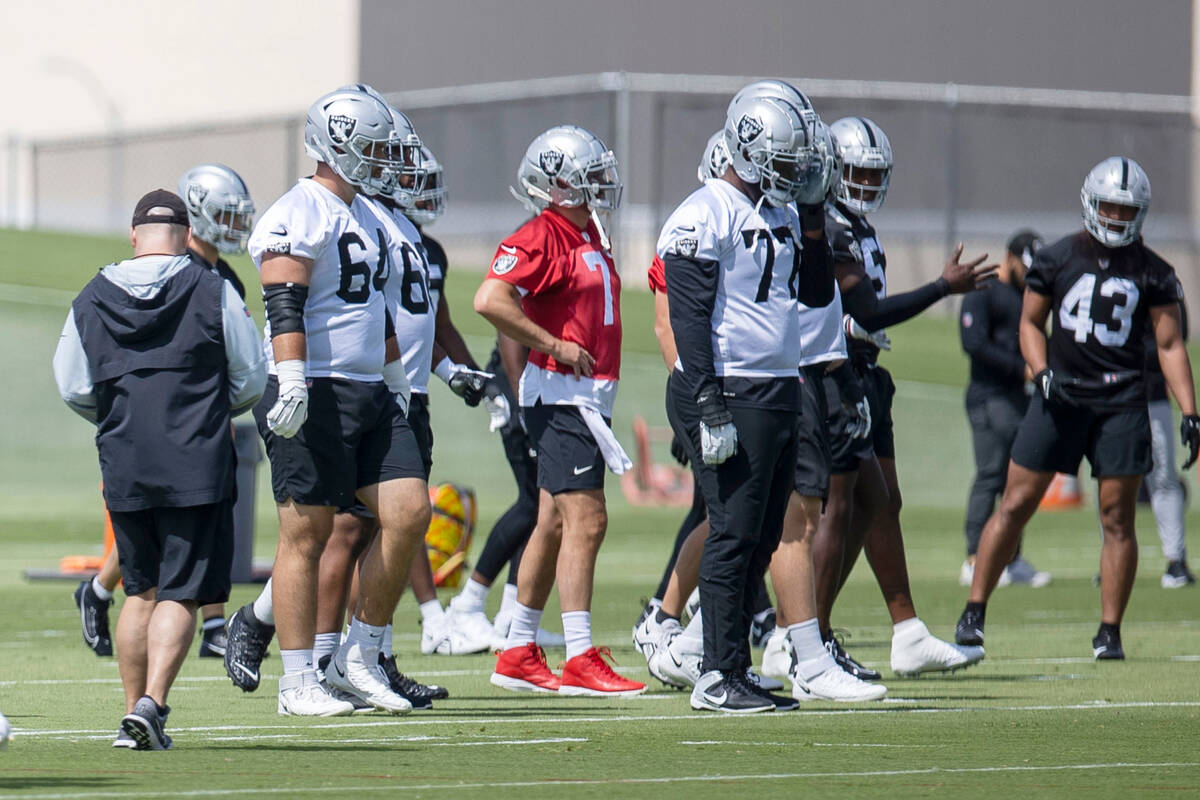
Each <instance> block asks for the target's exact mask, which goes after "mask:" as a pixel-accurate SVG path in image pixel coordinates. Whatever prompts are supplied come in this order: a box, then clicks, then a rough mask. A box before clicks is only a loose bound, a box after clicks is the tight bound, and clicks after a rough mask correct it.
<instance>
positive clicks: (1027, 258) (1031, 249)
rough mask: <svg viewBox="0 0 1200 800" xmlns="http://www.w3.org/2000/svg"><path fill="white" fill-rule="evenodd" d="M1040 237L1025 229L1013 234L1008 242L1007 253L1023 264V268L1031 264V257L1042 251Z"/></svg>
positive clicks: (1042, 243)
mask: <svg viewBox="0 0 1200 800" xmlns="http://www.w3.org/2000/svg"><path fill="white" fill-rule="evenodd" d="M1044 244H1045V242H1043V241H1042V237H1041V236H1038V235H1037V234H1036V233H1034V232H1033V231H1031V230H1029V229H1028V228H1026V229H1025V230H1020V231H1017V232H1016V233H1014V234H1013V235H1012V236H1011V237H1010V238H1009V240H1008V252H1010V253H1012V254H1013V255H1014V256H1017V257H1018V258H1020V259H1021V260H1022V261H1024V262H1025V266H1027V267H1028V266H1029V265H1030V264H1032V263H1033V256H1034V254H1035V253H1037V251H1038V250H1040V249H1042V245H1044Z"/></svg>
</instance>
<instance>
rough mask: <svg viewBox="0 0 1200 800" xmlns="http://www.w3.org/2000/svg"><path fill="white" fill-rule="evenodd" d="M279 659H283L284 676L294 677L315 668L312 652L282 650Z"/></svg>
mask: <svg viewBox="0 0 1200 800" xmlns="http://www.w3.org/2000/svg"><path fill="white" fill-rule="evenodd" d="M279 657H280V658H282V659H283V674H284V675H294V674H296V673H297V672H304V671H305V670H309V669H312V668H313V651H312V650H280V651H279Z"/></svg>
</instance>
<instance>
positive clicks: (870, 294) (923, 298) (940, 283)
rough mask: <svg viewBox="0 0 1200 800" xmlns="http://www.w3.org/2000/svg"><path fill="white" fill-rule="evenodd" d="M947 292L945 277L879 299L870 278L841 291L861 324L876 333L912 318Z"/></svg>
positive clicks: (850, 311) (845, 301) (948, 288)
mask: <svg viewBox="0 0 1200 800" xmlns="http://www.w3.org/2000/svg"><path fill="white" fill-rule="evenodd" d="M948 294H950V286H949V284H947V283H946V279H945V278H938V279H937V280H936V281H933V282H932V283H927V284H925V285H924V286H921V287H919V288H917V289H913V290H912V291H911V292H904V293H903V294H897V295H893V296H891V297H885V298H883V299H882V300H880V299H878V298H877V297H876V296H875V290H874V289H873V288H872V287H871V284H870V282H869V281H860V282H859V283H858V284H857V285H855V287H854V288H853V289H851V290H850V291H848V292H846V293H845V294H843V295H842V305H843V306H844V307H845V309H846V310H847V311H848V312H849V313H850V316H852V317H854V319H855V321H856V322H858V324H859V325H862V326H863V327H864V328H866V329H867V330H868V331H869V332H871V333H874V332H875V331H879V330H883V329H884V328H887V327H890V326H892V325H898V324H900V323H901V322H904V321H905V320H909V319H912V318H913V317H915V316H916V315H917V314H920V313H921V312H922V311H924V310H925V309H927V308H929V307H930V306H931V305H933V304H934V303H936V302H937V301H938V300H941V299H942V298H943V297H945V296H946V295H948Z"/></svg>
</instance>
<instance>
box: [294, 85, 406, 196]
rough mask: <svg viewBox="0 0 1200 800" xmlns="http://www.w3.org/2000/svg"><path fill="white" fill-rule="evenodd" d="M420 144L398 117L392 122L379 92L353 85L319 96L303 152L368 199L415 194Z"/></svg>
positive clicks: (310, 114) (312, 109) (310, 115)
mask: <svg viewBox="0 0 1200 800" xmlns="http://www.w3.org/2000/svg"><path fill="white" fill-rule="evenodd" d="M420 148H421V140H420V138H418V137H417V134H416V131H414V130H413V127H412V123H411V122H409V121H408V118H407V117H405V116H404V115H403V114H401V115H399V117H397V116H396V115H394V114H393V113H392V111H391V109H390V108H389V107H388V105H387V103H386V102H385V101H383V100H382V97H381V95H379V93H378V92H376V91H375V90H373V89H371V88H370V87H368V86H365V85H363V84H353V85H351V86H348V87H343V88H341V89H335V90H333V91H332V92H330V93H328V94H326V95H323V96H321V97H320V98H318V99H317V101H316V102H315V103H313V104H312V106H311V107H310V108H309V109H308V119H307V121H306V122H305V125H304V149H305V150H306V151H307V152H308V154H309V156H311V157H312V158H314V159H316V160H317V161H321V162H323V163H325V164H327V165H329V167H330V169H332V170H333V171H334V172H335V173H337V175H338V176H339V177H340V178H342V180H344V181H346V182H347V183H349V184H351V185H353V186H355V187H357V188H358V189H359V190H360V191H362V192H364V193H365V194H369V195H379V194H382V195H391V194H392V193H393V192H398V191H400V190H399V189H397V188H396V187H398V186H399V185H400V183H401V180H400V177H401V176H404V175H406V174H407V175H409V176H411V177H412V180H411V183H412V185H411V186H407V187H403V188H404V192H406V193H410V194H415V193H416V192H418V191H420V189H421V186H420V180H419V177H420V176H419V174H416V173H415V172H414V171H416V172H419V164H420V163H421V152H420Z"/></svg>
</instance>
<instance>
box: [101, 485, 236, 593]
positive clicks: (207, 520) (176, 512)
mask: <svg viewBox="0 0 1200 800" xmlns="http://www.w3.org/2000/svg"><path fill="white" fill-rule="evenodd" d="M233 503H234V500H233V498H232V497H230V498H228V499H226V500H222V501H220V502H218V503H209V504H207V505H202V506H182V507H178V508H170V507H158V508H148V509H144V510H141V511H110V512H109V516H110V517H111V518H112V526H113V534H114V537H115V539H116V547H117V559H118V560H119V561H120V564H121V582H122V583H123V584H124V586H125V594H127V595H139V594H142V593H144V592H147V591H149V590H150V589H154V588H156V587H157V589H158V592H157V593H156V595H155V596H156V598H157V599H158V600H174V601H176V602H193V603H197V604H199V605H202V606H204V605H210V604H212V603H224V602H225V601H226V600H228V599H229V589H230V577H229V573H230V570H231V569H232V568H233Z"/></svg>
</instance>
